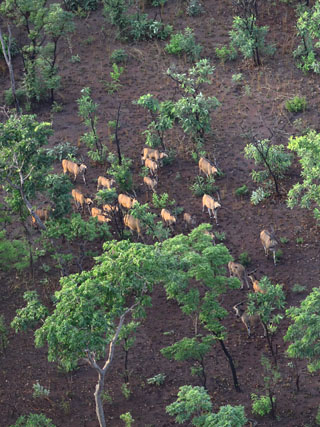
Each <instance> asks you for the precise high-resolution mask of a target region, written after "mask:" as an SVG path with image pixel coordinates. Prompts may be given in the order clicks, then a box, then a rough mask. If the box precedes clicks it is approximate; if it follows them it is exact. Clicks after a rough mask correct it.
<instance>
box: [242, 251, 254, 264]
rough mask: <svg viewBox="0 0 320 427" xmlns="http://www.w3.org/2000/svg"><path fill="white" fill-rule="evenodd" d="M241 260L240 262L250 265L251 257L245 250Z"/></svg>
mask: <svg viewBox="0 0 320 427" xmlns="http://www.w3.org/2000/svg"><path fill="white" fill-rule="evenodd" d="M239 262H240V264H242V265H243V266H245V267H248V266H249V265H250V263H251V258H250V256H249V254H248V252H246V251H245V252H242V253H241V254H240V255H239Z"/></svg>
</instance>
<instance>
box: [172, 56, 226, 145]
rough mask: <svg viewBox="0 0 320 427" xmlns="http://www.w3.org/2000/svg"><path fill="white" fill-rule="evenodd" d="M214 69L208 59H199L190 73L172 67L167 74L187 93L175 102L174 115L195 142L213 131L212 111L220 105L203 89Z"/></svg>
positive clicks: (208, 82) (200, 140) (209, 80)
mask: <svg viewBox="0 0 320 427" xmlns="http://www.w3.org/2000/svg"><path fill="white" fill-rule="evenodd" d="M213 71H214V67H212V66H211V65H210V62H209V61H208V60H207V59H201V60H200V61H198V62H197V63H196V64H195V65H194V66H193V67H192V68H190V69H189V70H188V73H178V72H176V70H174V69H172V68H171V69H170V68H169V69H168V70H167V75H168V76H169V77H170V78H171V79H172V80H173V81H175V82H176V84H177V86H178V88H179V89H180V91H181V92H182V93H183V94H185V95H186V96H183V97H181V98H180V99H179V100H178V101H177V102H176V103H175V107H174V116H175V117H177V118H178V120H179V122H180V124H181V127H182V129H183V130H184V132H185V133H187V134H189V135H191V137H192V138H193V140H194V141H195V142H200V143H201V142H203V138H204V135H205V134H206V133H208V132H210V131H211V124H210V113H211V111H213V110H215V109H216V108H217V107H218V106H219V105H220V103H219V101H218V100H217V98H216V97H214V96H213V97H205V96H204V95H203V94H202V91H201V87H202V85H203V84H205V83H207V84H210V83H211V79H210V76H211V75H212V74H213Z"/></svg>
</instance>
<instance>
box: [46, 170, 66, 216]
mask: <svg viewBox="0 0 320 427" xmlns="http://www.w3.org/2000/svg"><path fill="white" fill-rule="evenodd" d="M72 187H73V186H72V183H71V181H70V179H69V177H68V176H67V175H57V174H49V175H47V176H46V181H45V188H46V192H47V194H48V197H49V200H50V201H51V203H52V204H53V206H54V210H52V211H51V216H52V218H55V219H57V218H64V217H65V216H66V215H68V214H69V213H70V211H71V190H72Z"/></svg>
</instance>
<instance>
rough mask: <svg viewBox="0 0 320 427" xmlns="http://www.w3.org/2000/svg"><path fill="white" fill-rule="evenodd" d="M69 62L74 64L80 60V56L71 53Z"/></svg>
mask: <svg viewBox="0 0 320 427" xmlns="http://www.w3.org/2000/svg"><path fill="white" fill-rule="evenodd" d="M70 62H71V63H72V64H76V63H78V62H81V58H80V56H79V55H72V56H71V58H70Z"/></svg>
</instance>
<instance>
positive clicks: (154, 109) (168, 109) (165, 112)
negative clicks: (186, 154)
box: [133, 93, 175, 150]
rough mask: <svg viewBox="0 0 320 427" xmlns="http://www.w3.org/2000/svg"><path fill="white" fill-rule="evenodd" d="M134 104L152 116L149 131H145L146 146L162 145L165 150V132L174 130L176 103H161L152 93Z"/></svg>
mask: <svg viewBox="0 0 320 427" xmlns="http://www.w3.org/2000/svg"><path fill="white" fill-rule="evenodd" d="M133 103H134V104H137V105H140V106H141V107H143V108H145V109H146V110H148V111H149V113H150V116H151V120H152V121H151V123H149V125H148V129H147V130H146V131H144V134H145V135H146V145H148V146H149V147H153V148H157V147H158V146H159V145H161V147H162V149H163V150H165V149H166V145H165V142H164V137H165V132H166V131H167V130H169V129H171V128H172V126H173V123H174V119H175V115H174V103H173V102H172V101H163V102H160V101H158V99H157V98H155V97H154V96H153V95H151V94H150V93H148V94H147V95H142V96H140V98H139V99H138V100H137V101H133Z"/></svg>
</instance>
